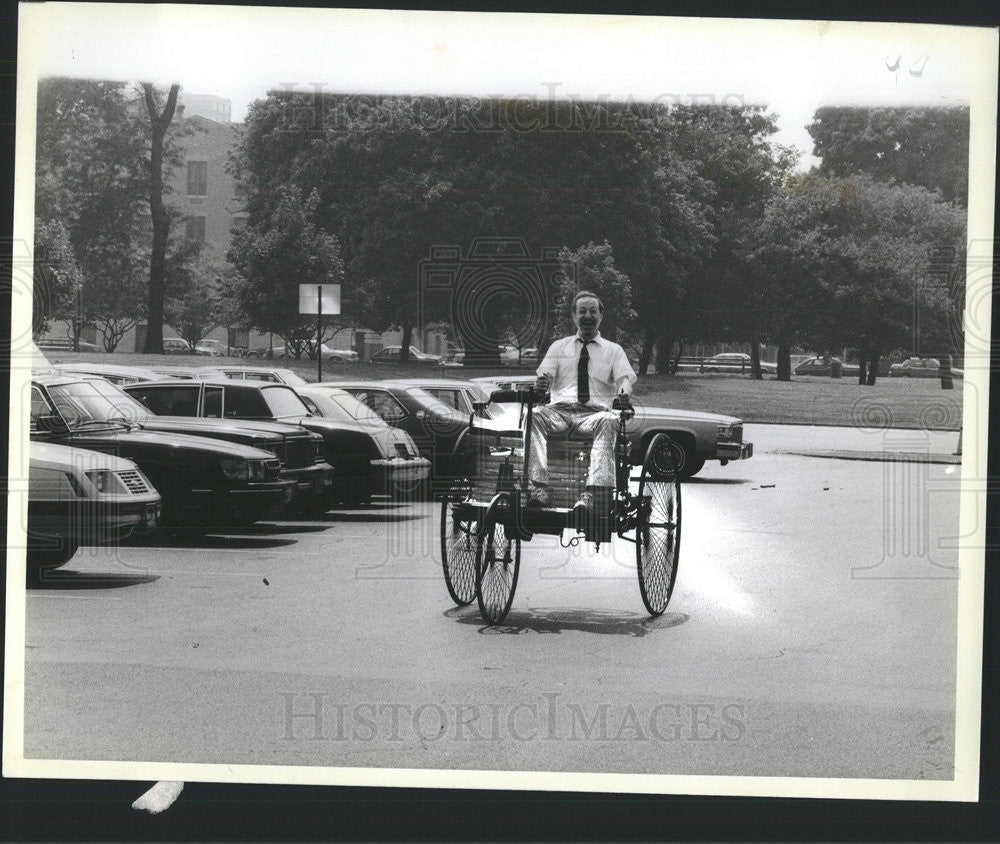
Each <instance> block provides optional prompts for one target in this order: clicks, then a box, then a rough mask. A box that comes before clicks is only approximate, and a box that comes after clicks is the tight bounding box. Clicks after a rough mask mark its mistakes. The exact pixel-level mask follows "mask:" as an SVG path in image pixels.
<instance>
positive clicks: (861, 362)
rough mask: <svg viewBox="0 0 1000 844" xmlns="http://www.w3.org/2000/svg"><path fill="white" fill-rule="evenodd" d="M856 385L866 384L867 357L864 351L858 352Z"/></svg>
mask: <svg viewBox="0 0 1000 844" xmlns="http://www.w3.org/2000/svg"><path fill="white" fill-rule="evenodd" d="M858 383H859V384H861V385H865V384H867V383H868V356H867V355H866V354H865V352H864V351H859V352H858Z"/></svg>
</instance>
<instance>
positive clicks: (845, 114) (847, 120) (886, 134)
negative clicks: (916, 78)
mask: <svg viewBox="0 0 1000 844" xmlns="http://www.w3.org/2000/svg"><path fill="white" fill-rule="evenodd" d="M807 128H808V130H809V134H810V135H811V136H812V139H813V145H814V151H815V154H816V155H817V156H819V157H820V158H821V159H822V163H821V164H820V166H819V168H818V171H819V174H820V175H823V176H840V177H847V176H851V175H853V174H855V173H868V174H869V175H871V176H872V178H874V179H877V180H878V181H882V182H895V183H897V184H911V185H922V186H923V187H925V188H927V189H929V190H932V191H938V192H940V194H941V196H942V198H943V199H944V200H945V201H948V202H950V201H952V200H954V201H956V202H958V203H959V204H961V205H962V206H966V205H968V180H969V108H968V106H953V107H947V108H903V107H897V108H881V107H879V108H861V107H855V106H827V107H823V108H819V109H817V110H816V113H815V115H814V117H813V122H812V123H811V124H810V125H809V126H808V127H807Z"/></svg>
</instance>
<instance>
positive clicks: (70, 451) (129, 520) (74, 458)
mask: <svg viewBox="0 0 1000 844" xmlns="http://www.w3.org/2000/svg"><path fill="white" fill-rule="evenodd" d="M160 507H161V499H160V494H159V493H158V492H157V491H156V489H155V488H154V487H153V484H152V483H150V481H149V479H148V478H147V477H146V476H145V475H144V474H143V473H142V470H141V469H140V468H139V467H138V466H137V465H136V464H135V463H133V462H132V461H131V460H126V459H124V458H122V457H115V456H114V455H111V454H101V453H100V452H97V451H89V450H87V449H82V448H72V447H71V446H65V445H56V444H53V443H42V442H32V443H31V445H30V451H29V456H28V536H27V540H28V542H27V562H28V576H29V578H31V577H33V576H37V574H38V573H39V571H40V570H42V569H46V568H56V567H58V566H61V565H64V564H65V563H67V562H68V561H69V560H70V558H71V557H72V556H73V555H74V554H75V553H76V552H77V549H78V548H79V547H80V546H81V545H107V544H111V543H115V542H118V541H119V540H121V539H125V538H126V537H127V536H129V534H131V533H132V531H134V530H152V529H153V528H154V527H155V526H156V523H157V521H158V520H159V518H160Z"/></svg>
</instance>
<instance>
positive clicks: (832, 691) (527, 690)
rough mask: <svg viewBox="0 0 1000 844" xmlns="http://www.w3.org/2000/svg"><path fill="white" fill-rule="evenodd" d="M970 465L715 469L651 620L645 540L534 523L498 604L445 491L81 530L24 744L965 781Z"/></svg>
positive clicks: (46, 619) (64, 753) (32, 653)
mask: <svg viewBox="0 0 1000 844" xmlns="http://www.w3.org/2000/svg"><path fill="white" fill-rule="evenodd" d="M957 480H958V467H957V466H954V465H939V464H927V463H911V462H874V461H857V460H826V459H818V458H815V457H805V456H800V455H795V454H774V453H767V452H766V451H765V452H764V453H758V454H757V456H755V457H754V458H753V459H752V460H750V461H746V462H744V463H737V464H730V465H729V466H727V467H721V466H718V465H717V464H714V465H709V466H707V467H706V468H705V470H704V471H703V473H702V474H701V475H699V476H698V478H697V479H695V480H693V481H691V482H690V483H687V484H685V486H684V502H683V503H684V523H683V524H684V527H683V539H682V550H681V561H680V570H679V576H678V581H677V587H676V590H675V592H674V596H673V599H672V601H671V604H670V606H669V607H668V609H667V612H666V613H665V614H664V615H663V616H662V617H660V618H658V619H650V618H649V617H648V616H647V614H646V613H645V611H644V609H643V606H642V603H641V600H640V596H639V591H638V586H637V582H636V577H635V573H634V551H633V546H632V545H630V544H628V543H625V542H621V541H616V542H613V543H612V544H611V546H602V548H601V550H600V553H595V552H594V550H593V548H592V546H590V547H588V546H581V547H580V548H575V549H573V548H571V549H565V548H562V547H560V544H559V541H558V539H557V538H556V537H539V538H536V539H535V540H534V541H532V542H531V543H526V544H525V545H524V547H523V556H522V565H521V579H520V582H519V584H518V589H517V594H516V596H515V599H514V605H513V608H512V610H511V613H510V615H509V616H508V618H507V620H506V621H505V622H504V624H503V625H501V626H500V627H498V628H490V627H487V626H485V625H484V624H483V623H482V621H481V620H480V618H479V615H478V611H477V609H476V607H475V605H474V604H473V605H472V606H471V607H467V608H456V607H455V606H454V605H453V604H452V603H451V602H450V600H449V598H448V595H447V592H446V590H445V587H444V583H443V581H442V578H441V576H440V568H439V563H438V562H437V560H438V556H437V550H436V545H437V531H438V511H437V507H436V505H432V504H430V503H420V504H409V505H401V506H392V505H390V504H388V502H386V503H384V504H374V505H371V506H370V507H367V508H364V509H355V510H342V511H331V512H329V513H328V514H326V515H325V516H324V517H323V518H321V519H317V520H313V521H299V522H276V523H272V524H266V525H261V526H258V527H257V528H256V529H255V530H253V531H248V532H245V533H241V534H230V535H219V536H204V537H184V536H180V537H174V538H167V537H156V536H154V537H153V538H151V539H147V540H143V541H138V542H133V543H131V544H129V545H127V546H125V547H123V548H121V549H119V550H118V551H110V550H108V549H96V548H95V549H82V550H81V551H80V552H79V554H78V555H77V557H76V558H75V559H74V560H73V561H71V562H70V564H68V565H67V566H66V567H65V569H63V570H60V571H59V572H57V573H56V575H55V576H54V577H53V579H52V580H51V581H50V582H48V583H46V584H44V585H43V586H41V587H39V588H34V589H30V590H29V591H28V594H27V598H26V618H27V624H26V688H25V711H26V718H25V730H24V736H25V744H24V749H25V755H26V757H28V758H63V759H108V760H142V761H174V762H211V763H227V764H263V765H311V766H324V767H331V766H334V767H336V766H349V767H355V766H356V767H364V768H380V767H395V768H400V767H404V768H428V769H440V768H454V769H470V770H478V769H495V770H534V771H595V772H610V771H616V772H637V773H668V774H718V775H744V776H745V775H762V776H807V777H818V776H822V777H865V778H869V777H870V778H890V779H891V778H902V779H949V778H951V776H952V775H953V753H954V695H955V665H956V601H957V599H956V587H957V570H956V568H955V566H956V560H957V551H956V548H957V545H958V539H957V537H958V495H957Z"/></svg>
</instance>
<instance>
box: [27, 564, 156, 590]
mask: <svg viewBox="0 0 1000 844" xmlns="http://www.w3.org/2000/svg"><path fill="white" fill-rule="evenodd" d="M159 579H160V576H159V575H158V574H116V573H114V572H103V571H94V572H90V571H86V572H85V571H73V570H72V569H69V570H63V569H58V570H56V571H47V572H42V573H40V574H35V575H31V574H29V575H28V579H27V587H28V589H121V588H122V587H123V586H136V585H138V584H140V583H152V582H153V581H154V580H159Z"/></svg>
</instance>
